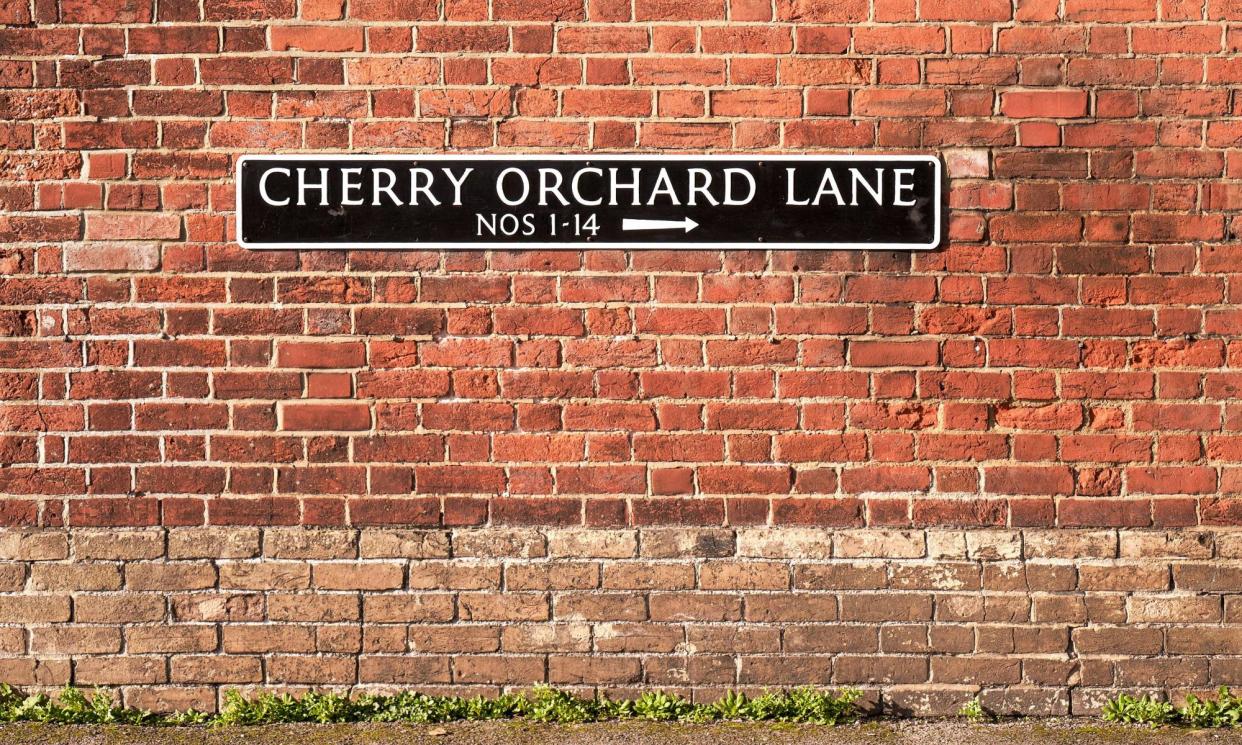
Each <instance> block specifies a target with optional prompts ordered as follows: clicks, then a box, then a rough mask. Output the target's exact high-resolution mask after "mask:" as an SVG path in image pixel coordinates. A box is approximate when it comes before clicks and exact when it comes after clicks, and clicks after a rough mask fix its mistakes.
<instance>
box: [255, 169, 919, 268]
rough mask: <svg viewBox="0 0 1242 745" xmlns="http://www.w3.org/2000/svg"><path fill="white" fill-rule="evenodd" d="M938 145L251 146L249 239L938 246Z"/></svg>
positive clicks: (262, 245)
mask: <svg viewBox="0 0 1242 745" xmlns="http://www.w3.org/2000/svg"><path fill="white" fill-rule="evenodd" d="M942 201H943V198H942V190H941V171H940V161H939V160H938V159H936V158H934V157H932V156H929V155H770V156H765V157H755V156H749V155H747V156H740V155H675V156H640V155H573V156H567V155H503V154H502V155H468V156H467V155H322V156H321V155H247V156H243V157H242V158H241V159H239V161H238V164H237V215H238V217H237V224H238V239H239V243H240V244H241V245H242V247H244V248H251V249H293V248H308V249H323V248H335V249H409V248H424V249H441V248H443V249H481V248H509V249H521V248H542V249H547V248H579V249H581V248H659V249H721V248H792V249H876V250H927V249H932V248H936V247H937V246H938V245H940V241H941V231H942V221H941V209H942Z"/></svg>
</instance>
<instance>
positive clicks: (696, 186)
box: [686, 168, 792, 207]
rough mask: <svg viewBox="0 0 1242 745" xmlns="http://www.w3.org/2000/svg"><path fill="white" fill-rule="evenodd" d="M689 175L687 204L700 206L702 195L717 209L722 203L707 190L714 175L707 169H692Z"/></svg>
mask: <svg viewBox="0 0 1242 745" xmlns="http://www.w3.org/2000/svg"><path fill="white" fill-rule="evenodd" d="M791 170H792V169H791ZM688 173H689V174H690V198H689V200H688V201H687V202H686V204H688V205H690V206H691V207H695V206H698V201H697V200H698V195H700V194H701V195H702V196H703V200H704V201H706V202H707V203H708V204H710V205H711V206H713V207H715V206H716V205H718V204H720V202H718V201H716V198H715V197H713V196H712V193H711V192H710V191H708V190H707V188H708V187H709V186H711V185H712V175H711V173H709V172H708V171H707V169H705V168H691V169H690V170H689V171H688Z"/></svg>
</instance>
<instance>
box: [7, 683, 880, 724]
mask: <svg viewBox="0 0 1242 745" xmlns="http://www.w3.org/2000/svg"><path fill="white" fill-rule="evenodd" d="M861 695H862V694H861V692H859V691H857V690H853V689H847V690H845V691H842V692H841V693H840V694H832V693H827V692H824V691H817V690H814V689H812V688H797V689H794V690H789V691H779V692H770V693H764V694H763V695H761V696H758V697H756V698H753V699H750V698H747V697H746V695H745V694H742V693H738V692H734V691H731V692H729V693H727V694H726V695H725V696H724V697H723V698H721V699H720V700H718V701H716V702H714V703H711V704H696V703H693V702H691V701H688V700H686V699H684V698H682V697H681V696H678V695H676V694H672V693H666V692H664V691H646V692H644V693H643V694H642V695H641V696H639V697H638V698H636V699H633V700H628V699H626V700H612V699H610V698H608V697H606V696H601V697H598V698H584V697H580V696H575V695H574V694H572V693H569V692H567V691H561V690H557V689H555V688H551V687H548V686H543V685H539V686H535V687H534V688H532V689H531V690H529V691H527V692H526V693H524V694H517V693H508V694H504V695H501V696H498V697H496V698H482V697H475V698H462V697H459V696H428V695H425V694H422V693H416V692H413V691H404V692H401V693H397V694H394V695H377V694H362V695H359V696H356V697H352V698H351V697H349V696H346V695H343V694H339V693H319V692H315V691H311V692H308V693H306V694H303V695H302V696H298V697H295V696H291V695H289V694H274V693H259V694H256V695H255V696H252V697H250V698H247V697H245V696H243V695H242V694H241V693H239V692H238V691H235V690H230V691H227V692H225V695H224V705H223V706H222V707H221V708H220V711H219V713H217V714H206V713H203V712H199V711H194V710H193V709H190V710H187V711H181V712H175V713H172V714H163V715H159V714H153V713H151V712H148V711H143V710H140V709H133V708H128V707H121V706H116V705H114V704H113V702H112V699H111V698H109V696H108V695H107V694H106V693H104V692H102V691H96V692H95V693H94V694H93V695H91V696H89V697H88V696H86V695H85V694H83V693H82V692H81V691H79V690H78V689H76V688H72V687H66V688H64V689H63V690H62V691H61V692H60V694H59V695H58V696H56V697H55V698H51V697H49V696H46V695H43V694H33V695H29V696H27V695H24V694H22V693H21V692H19V691H18V690H17V689H15V688H13V687H11V686H8V685H0V722H44V723H51V724H145V725H165V726H179V725H209V726H213V727H228V726H249V725H260V724H290V723H314V724H340V723H350V722H412V723H419V724H434V723H440V722H453V721H463V720H470V721H481V720H488V719H524V720H526V721H530V722H547V723H555V724H576V723H581V722H599V721H609V720H622V719H645V720H649V721H653V722H715V721H722V720H728V721H777V722H802V723H813V724H825V725H832V724H839V723H841V722H848V721H853V720H855V719H857V718H858V717H859V712H858V710H857V707H856V706H855V705H854V703H855V702H856V701H857V700H858V698H859V697H860V696H861Z"/></svg>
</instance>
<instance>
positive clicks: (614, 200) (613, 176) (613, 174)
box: [608, 168, 642, 207]
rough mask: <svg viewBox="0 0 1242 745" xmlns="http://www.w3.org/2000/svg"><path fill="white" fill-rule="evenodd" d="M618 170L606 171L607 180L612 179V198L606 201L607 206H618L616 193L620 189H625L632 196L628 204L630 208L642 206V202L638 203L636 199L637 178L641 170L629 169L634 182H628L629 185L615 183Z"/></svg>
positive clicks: (610, 169)
mask: <svg viewBox="0 0 1242 745" xmlns="http://www.w3.org/2000/svg"><path fill="white" fill-rule="evenodd" d="M618 170H619V169H617V168H609V169H608V176H609V178H611V179H612V198H611V199H609V200H608V206H609V207H616V206H617V205H618V204H620V202H618V201H617V192H618V191H620V190H622V189H625V190H627V191H629V192H630V194H631V196H632V200H631V202H630V204H631V205H632V206H634V207H637V206H638V205H640V204H642V202H640V201H639V199H638V177H639V174H640V173H641V170H640V169H639V168H631V169H630V174H631V175H632V176H633V178H634V180H633V181H630V182H629V183H621V182H619V181H617V171H618Z"/></svg>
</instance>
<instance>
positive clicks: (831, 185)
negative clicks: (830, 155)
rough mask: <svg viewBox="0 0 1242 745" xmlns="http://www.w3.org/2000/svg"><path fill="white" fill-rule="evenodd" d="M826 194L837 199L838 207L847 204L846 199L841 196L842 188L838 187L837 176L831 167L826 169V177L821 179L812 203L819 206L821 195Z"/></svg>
mask: <svg viewBox="0 0 1242 745" xmlns="http://www.w3.org/2000/svg"><path fill="white" fill-rule="evenodd" d="M825 194H827V195H830V196H832V197H833V198H834V199H836V200H837V206H838V207H844V206H845V200H844V199H842V198H841V190H840V189H838V188H837V177H836V175H835V174H833V172H832V169H831V168H825V169H824V177H823V178H822V179H820V181H819V189H818V190H817V191H816V192H815V198H814V199H812V200H811V204H813V205H815V206H816V207H818V206H819V199H820V197H822V196H824V195H825Z"/></svg>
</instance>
